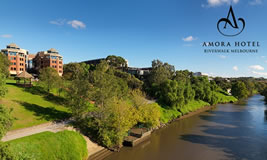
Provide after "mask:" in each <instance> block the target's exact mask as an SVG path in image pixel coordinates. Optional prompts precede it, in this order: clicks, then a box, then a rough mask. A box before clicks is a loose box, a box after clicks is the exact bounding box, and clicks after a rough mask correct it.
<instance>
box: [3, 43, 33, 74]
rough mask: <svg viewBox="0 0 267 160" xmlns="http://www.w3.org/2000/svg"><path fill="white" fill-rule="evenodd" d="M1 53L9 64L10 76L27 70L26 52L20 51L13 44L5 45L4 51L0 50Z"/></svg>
mask: <svg viewBox="0 0 267 160" xmlns="http://www.w3.org/2000/svg"><path fill="white" fill-rule="evenodd" d="M1 52H3V53H4V54H6V55H7V56H8V59H9V60H10V62H11V65H10V66H9V71H10V74H11V75H17V74H19V73H21V72H23V71H26V70H27V67H28V54H29V53H28V51H27V50H25V49H21V48H20V47H19V46H18V45H16V44H15V43H11V44H9V45H7V47H6V49H2V50H1Z"/></svg>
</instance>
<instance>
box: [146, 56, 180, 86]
mask: <svg viewBox="0 0 267 160" xmlns="http://www.w3.org/2000/svg"><path fill="white" fill-rule="evenodd" d="M174 72H175V68H174V66H172V65H169V64H168V63H162V62H161V61H160V60H153V61H152V71H151V73H150V75H149V78H148V79H149V83H150V84H153V83H155V84H157V85H160V84H161V83H163V82H164V81H166V80H167V79H171V78H172V76H173V74H174Z"/></svg>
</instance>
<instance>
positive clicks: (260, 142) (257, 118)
mask: <svg viewBox="0 0 267 160" xmlns="http://www.w3.org/2000/svg"><path fill="white" fill-rule="evenodd" d="M265 110H266V105H265V104H264V101H263V97H262V96H260V95H255V96H253V97H250V98H248V99H247V100H246V103H244V104H242V105H239V104H237V103H234V104H232V103H227V104H218V105H216V107H215V108H211V110H208V111H206V112H202V113H200V114H196V113H195V114H196V115H194V116H190V118H185V117H184V118H183V119H182V120H180V121H175V122H173V123H172V124H170V125H168V127H165V128H162V129H159V130H157V131H156V132H154V133H153V134H152V135H151V138H150V139H149V140H148V141H146V142H145V143H142V144H140V145H138V146H136V147H134V148H129V147H124V148H123V149H121V151H120V152H119V153H114V154H112V155H110V156H108V157H107V158H105V159H106V160H125V159H129V160H130V159H139V160H145V159H153V160H162V159H190V160H199V159H212V160H220V159H266V158H265V157H266V152H264V151H266V149H267V147H266V140H267V135H266V129H267V122H266V120H265V118H266V116H265V115H264V111H265ZM252 124H253V126H254V127H251V125H252ZM255 126H257V127H255ZM255 137H260V138H255ZM239 146H249V147H239ZM192 153H193V154H192ZM133 157H134V158H133ZM200 157H201V158H200Z"/></svg>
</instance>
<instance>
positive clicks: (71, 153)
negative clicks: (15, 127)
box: [7, 131, 88, 160]
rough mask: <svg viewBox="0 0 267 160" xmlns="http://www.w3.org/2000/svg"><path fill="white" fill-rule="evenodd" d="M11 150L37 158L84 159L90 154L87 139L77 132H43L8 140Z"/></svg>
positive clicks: (41, 159)
mask: <svg viewBox="0 0 267 160" xmlns="http://www.w3.org/2000/svg"><path fill="white" fill-rule="evenodd" d="M7 143H8V144H9V145H10V148H11V151H12V152H14V153H16V154H18V155H23V157H27V158H29V159H36V160H49V159H51V160H52V159H61V160H82V159H85V158H86V157H87V155H88V153H87V147H86V141H85V140H84V138H83V137H82V136H81V135H80V134H79V133H77V132H73V131H62V132H58V133H52V132H43V133H39V134H35V135H32V136H28V137H24V138H20V139H16V140H12V141H9V142H7Z"/></svg>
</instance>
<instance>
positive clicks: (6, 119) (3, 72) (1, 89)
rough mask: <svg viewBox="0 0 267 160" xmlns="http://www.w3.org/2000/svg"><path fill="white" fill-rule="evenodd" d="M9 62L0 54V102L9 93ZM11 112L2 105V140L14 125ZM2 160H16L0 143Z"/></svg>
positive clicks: (0, 127) (0, 136) (0, 109)
mask: <svg viewBox="0 0 267 160" xmlns="http://www.w3.org/2000/svg"><path fill="white" fill-rule="evenodd" d="M9 64H10V63H9V60H8V59H7V56H6V55H4V54H2V53H0V100H1V98H2V97H4V96H5V94H6V93H7V89H6V86H5V83H6V77H7V76H8V75H9V71H8V67H9ZM10 113H11V110H9V109H7V108H6V107H4V106H2V105H1V104H0V140H1V139H2V138H3V136H4V135H5V134H6V132H7V131H8V130H9V129H10V128H11V126H12V124H13V118H12V117H11V114H10ZM0 159H1V160H13V159H15V156H14V154H13V153H12V152H11V151H10V150H9V146H8V145H6V144H3V142H1V141H0Z"/></svg>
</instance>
